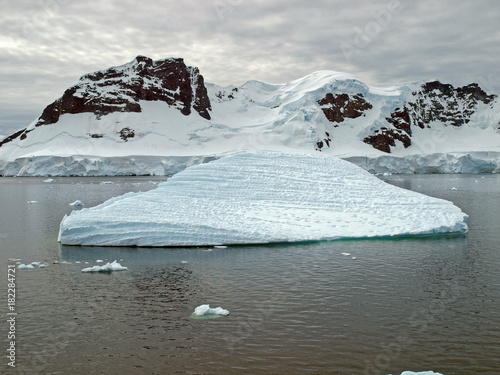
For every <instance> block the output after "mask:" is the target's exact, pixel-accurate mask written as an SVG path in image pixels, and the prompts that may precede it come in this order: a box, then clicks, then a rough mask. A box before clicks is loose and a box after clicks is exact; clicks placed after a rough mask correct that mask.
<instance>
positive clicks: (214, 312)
mask: <svg viewBox="0 0 500 375" xmlns="http://www.w3.org/2000/svg"><path fill="white" fill-rule="evenodd" d="M226 315H229V311H228V310H225V309H223V308H222V307H216V308H211V307H210V305H200V306H198V307H197V308H195V309H194V312H193V314H192V315H191V317H192V318H195V319H196V318H200V317H204V318H205V319H207V318H208V319H210V318H218V317H221V316H226Z"/></svg>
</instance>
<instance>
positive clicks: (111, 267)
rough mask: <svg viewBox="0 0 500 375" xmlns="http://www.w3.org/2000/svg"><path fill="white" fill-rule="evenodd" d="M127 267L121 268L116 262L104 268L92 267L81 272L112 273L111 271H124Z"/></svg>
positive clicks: (107, 264) (109, 263)
mask: <svg viewBox="0 0 500 375" xmlns="http://www.w3.org/2000/svg"><path fill="white" fill-rule="evenodd" d="M126 270H128V268H127V267H123V266H122V265H121V264H120V263H118V262H117V261H116V260H115V261H113V262H108V263H106V264H105V265H104V266H94V267H88V268H84V269H83V270H82V272H112V271H126Z"/></svg>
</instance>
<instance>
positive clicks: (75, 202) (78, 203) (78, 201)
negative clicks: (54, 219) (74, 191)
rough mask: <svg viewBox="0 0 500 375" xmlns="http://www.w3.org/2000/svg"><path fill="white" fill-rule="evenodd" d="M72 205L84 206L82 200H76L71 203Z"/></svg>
mask: <svg viewBox="0 0 500 375" xmlns="http://www.w3.org/2000/svg"><path fill="white" fill-rule="evenodd" d="M69 205H70V206H74V207H82V206H83V202H82V201H81V200H78V199H77V200H76V201H74V202H73V203H70V204H69Z"/></svg>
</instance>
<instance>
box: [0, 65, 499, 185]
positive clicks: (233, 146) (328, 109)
mask: <svg viewBox="0 0 500 375" xmlns="http://www.w3.org/2000/svg"><path fill="white" fill-rule="evenodd" d="M143 59H144V58H143ZM159 62H161V61H159ZM159 62H155V63H159ZM134 64H135V65H134ZM141 64H144V62H137V61H136V62H131V63H129V64H126V65H125V66H124V67H126V69H125V68H123V69H121V68H120V69H118V68H112V69H113V70H112V72H113V74H116V71H119V72H120V74H125V73H127V72H129V71H130V72H132V73H130V74H131V77H132V78H133V79H132V78H130V77H129V78H130V79H129V78H127V77H125V78H123V79H121V81H119V82H117V81H116V79H109V80H108V81H103V82H100V81H99V82H100V83H99V82H98V83H99V85H97V84H96V83H95V82H94V81H92V80H89V78H88V77H89V76H90V77H94V78H93V79H97V78H95V77H100V76H103V75H105V73H106V71H102V72H97V73H94V74H93V75H92V74H91V75H86V76H84V77H82V79H81V81H79V83H78V84H77V85H75V86H74V87H73V88H71V90H73V91H75V92H74V93H73V96H74V100H81V99H82V98H83V97H88V98H90V99H89V100H92V108H95V107H96V106H98V103H99V100H101V101H102V103H103V104H102V105H103V106H104V105H107V106H109V102H112V101H115V102H116V101H117V100H118V99H119V100H118V101H119V102H124V103H128V105H130V106H137V107H139V108H140V110H141V111H140V112H133V111H131V112H130V111H115V112H109V113H108V112H106V113H104V114H103V113H95V112H83V113H64V114H61V115H60V116H59V115H58V116H59V117H58V120H57V122H55V123H51V124H45V125H44V124H43V121H41V120H39V119H37V120H35V121H33V122H32V123H31V124H30V125H29V126H28V127H27V128H26V130H25V131H24V132H23V133H22V135H21V133H19V134H18V135H17V137H13V138H12V140H9V141H6V140H4V141H3V142H0V175H5V176H14V175H18V176H32V175H38V176H48V175H58V176H64V175H124V174H170V173H171V172H172V171H177V170H181V169H183V168H185V167H186V166H188V165H190V164H193V163H196V162H203V161H206V159H205V157H207V156H208V157H209V160H211V159H213V158H218V157H220V156H225V155H228V154H232V153H235V152H239V151H280V152H302V153H306V154H315V153H319V152H321V153H324V154H329V155H335V156H339V157H342V158H351V159H350V160H352V161H354V162H358V161H359V162H360V165H363V166H365V167H366V168H368V169H370V170H372V171H375V172H385V171H390V172H392V173H398V172H410V173H414V172H417V173H418V171H421V170H424V171H425V170H426V168H425V167H426V165H427V164H428V163H433V161H434V160H436V159H439V158H440V156H439V155H441V154H443V155H444V159H443V160H444V161H443V163H442V166H441V167H439V168H434V172H438V173H439V172H441V173H449V172H450V171H451V172H458V173H461V172H464V173H468V172H470V171H471V170H472V171H473V172H475V170H474V166H475V165H478V166H479V167H480V168H481V169H480V170H481V172H493V171H496V170H497V171H498V170H499V167H500V130H499V125H500V102H499V101H498V99H497V98H496V97H494V96H493V95H487V94H486V93H484V92H483V91H482V90H481V89H480V88H478V87H477V86H474V85H470V86H467V87H463V88H453V87H451V86H450V85H442V84H438V83H436V82H431V83H428V82H427V83H426V82H420V83H411V84H405V85H401V86H398V87H391V88H375V87H370V86H368V85H366V84H365V83H363V82H361V81H359V80H358V79H356V78H355V77H353V76H351V75H349V74H345V73H339V72H333V71H319V72H315V73H312V74H310V75H308V76H306V77H303V78H301V79H298V80H296V81H293V82H289V83H285V84H269V83H264V82H259V81H249V82H247V83H245V84H244V85H242V86H240V87H235V86H230V87H220V86H217V85H215V84H205V86H206V92H207V96H206V99H205V100H208V99H209V102H210V103H209V104H210V105H211V106H210V108H209V109H206V111H205V112H203V113H205V114H206V115H205V117H203V116H201V115H200V114H199V113H197V112H196V111H191V112H190V113H189V114H188V115H186V114H185V113H182V112H181V111H180V110H179V109H180V107H182V106H184V107H183V108H185V106H186V105H188V104H189V103H188V104H186V103H180V102H179V101H177V102H176V101H174V99H171V100H172V101H168V102H167V101H161V100H152V101H151V100H149V101H148V100H144V99H142V98H135V99H134V98H131V97H127V95H128V94H127V93H129V91H130V90H127V89H124V88H123V87H122V86H123V85H124V84H129V83H130V82H132V81H133V82H136V81H137V79H138V78H137V77H136V76H137V73H134V72H136V71H137V70H139V69H140V68H141V67H142V65H141ZM141 74H142V73H141ZM196 77H198V79H199V77H200V75H199V74H198V73H197V75H196ZM143 80H144V90H148V89H149V90H153V89H154V90H159V89H161V85H160V83H159V82H160V81H159V78H158V77H152V78H151V77H149V78H148V77H144V78H143ZM91 81H92V82H91ZM122 81H123V82H125V83H123V82H122ZM129 81H130V82H129ZM200 82H201V83H203V81H202V80H200ZM119 83H120V85H121V86H120V85H119ZM201 83H199V84H198V86H197V87H193V88H192V89H190V90H191V91H193V92H194V91H196V90H197V89H198V88H199V87H200V84H201ZM113 85H117V86H116V87H115V86H113ZM174 86H175V85H174ZM113 87H115V89H114V90H113ZM125 87H128V86H125ZM179 87H180V86H179ZM190 87H191V86H190ZM450 87H451V88H450ZM134 89H135V90H136V91H137V90H139V91H140V87H139V88H137V87H134ZM85 90H86V91H85ZM179 90H180V89H179V88H178V89H177V91H175V92H171V90H170V91H169V90H167V89H164V91H165V92H166V94H165V93H163V94H164V95H167V94H168V95H170V94H172V95H174V94H175V95H181V94H182V92H179ZM67 91H70V90H67ZM71 92H72V91H71ZM155 93H156V92H155ZM163 94H162V95H163ZM65 95H66V96H67V93H65ZM85 95H87V96H85ZM130 95H132V94H130ZM168 95H167V96H168ZM175 95H174V96H175ZM146 96H147V95H146ZM99 98H100V99H99ZM117 98H118V99H117ZM169 98H170V97H169ZM168 100H170V99H168ZM193 100H194V99H193ZM56 103H57V101H56ZM113 103H114V102H113ZM181 104H182V105H181ZM113 105H114V106H115V107H117V108H118V107H119V104H113ZM193 105H194V104H193ZM49 107H51V106H49ZM52 107H54V105H52ZM52 107H51V108H52ZM113 108H114V107H113ZM134 108H135V107H134ZM124 132H125V133H124ZM1 143H3V144H1ZM392 143H393V145H392ZM377 147H378V148H377ZM384 149H385V150H386V151H390V156H389V157H387V156H388V154H387V153H385V152H382V151H380V150H384ZM392 156H395V157H397V158H399V159H393V158H392ZM381 158H382V159H383V164H384V165H383V166H381V167H380V168H381V169H380V170H379V169H377V168H379V166H380V165H381V163H382V162H381V160H382V159H381ZM139 159H140V160H141V161H140V162H138V160H139ZM401 159H402V160H401ZM471 160H472V162H471ZM476 161H477V163H476ZM392 162H393V163H392ZM464 163H465V164H464ZM408 164H410V165H409V166H408ZM450 164H452V165H453V168H449V167H448V166H449V165H450ZM471 166H472V167H471Z"/></svg>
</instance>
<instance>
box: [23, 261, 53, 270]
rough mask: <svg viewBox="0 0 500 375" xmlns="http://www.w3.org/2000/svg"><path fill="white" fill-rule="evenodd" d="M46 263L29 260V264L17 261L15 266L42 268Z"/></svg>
mask: <svg viewBox="0 0 500 375" xmlns="http://www.w3.org/2000/svg"><path fill="white" fill-rule="evenodd" d="M47 266H48V265H47V264H44V263H42V262H31V263H30V264H24V263H20V262H17V268H18V269H33V268H36V267H38V268H44V267H47Z"/></svg>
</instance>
